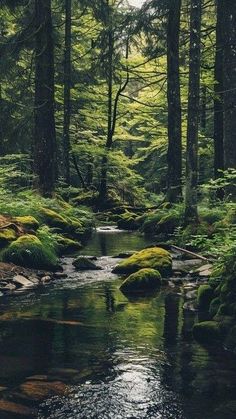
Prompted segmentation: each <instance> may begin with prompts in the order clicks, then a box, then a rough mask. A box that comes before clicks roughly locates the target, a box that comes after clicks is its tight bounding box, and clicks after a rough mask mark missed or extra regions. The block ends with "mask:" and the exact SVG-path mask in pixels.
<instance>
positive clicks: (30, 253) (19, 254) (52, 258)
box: [2, 234, 57, 270]
mask: <svg viewBox="0 0 236 419" xmlns="http://www.w3.org/2000/svg"><path fill="white" fill-rule="evenodd" d="M2 260H3V262H8V263H14V264H15V265H20V266H24V267H26V268H35V269H52V270H53V269H54V268H56V266H57V256H56V253H55V251H53V249H52V248H50V249H49V248H48V247H47V246H44V245H43V243H42V242H41V241H40V240H39V239H38V237H36V236H34V235H31V234H26V235H24V236H21V237H19V238H18V239H17V240H15V241H14V242H12V243H11V244H10V246H9V247H8V248H7V249H6V250H4V251H3V254H2Z"/></svg>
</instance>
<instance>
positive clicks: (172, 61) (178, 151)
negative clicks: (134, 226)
mask: <svg viewBox="0 0 236 419" xmlns="http://www.w3.org/2000/svg"><path fill="white" fill-rule="evenodd" d="M180 14H181V0H173V1H171V2H170V8H169V14H168V29H167V64H168V69H167V72H168V152H167V162H168V175H167V199H168V201H170V202H173V203H174V202H178V201H180V200H181V199H182V128H181V98H180V74H179V32H180Z"/></svg>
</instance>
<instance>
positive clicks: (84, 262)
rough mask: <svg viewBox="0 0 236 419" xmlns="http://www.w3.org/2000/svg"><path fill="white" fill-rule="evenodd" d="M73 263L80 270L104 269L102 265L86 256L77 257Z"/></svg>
mask: <svg viewBox="0 0 236 419" xmlns="http://www.w3.org/2000/svg"><path fill="white" fill-rule="evenodd" d="M73 265H74V267H75V268H76V269H77V270H78V271H86V270H93V271H94V270H100V269H102V268H101V267H100V266H97V265H95V263H93V262H92V261H91V260H90V259H88V258H86V257H84V256H79V257H78V258H76V259H75V260H74V262H73Z"/></svg>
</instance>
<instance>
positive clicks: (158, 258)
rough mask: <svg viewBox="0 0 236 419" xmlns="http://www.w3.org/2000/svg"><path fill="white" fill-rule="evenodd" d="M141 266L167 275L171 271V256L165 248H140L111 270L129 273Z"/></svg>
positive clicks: (118, 272)
mask: <svg viewBox="0 0 236 419" xmlns="http://www.w3.org/2000/svg"><path fill="white" fill-rule="evenodd" d="M143 268H152V269H156V270H157V271H159V272H160V274H161V275H163V276H165V275H166V276H167V275H170V274H171V273H172V258H171V255H170V253H169V252H168V251H167V250H164V249H161V248H159V247H151V248H148V249H144V250H141V251H140V252H137V253H135V254H134V255H132V256H130V257H129V258H128V259H126V260H124V261H122V262H121V263H120V264H119V265H117V266H116V267H115V268H114V269H113V272H114V273H117V274H131V273H134V272H137V271H139V270H140V269H143Z"/></svg>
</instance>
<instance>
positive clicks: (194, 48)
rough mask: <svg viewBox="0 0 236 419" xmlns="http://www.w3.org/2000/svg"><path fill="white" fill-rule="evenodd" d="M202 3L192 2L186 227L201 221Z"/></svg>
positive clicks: (192, 0) (193, 0)
mask: <svg viewBox="0 0 236 419" xmlns="http://www.w3.org/2000/svg"><path fill="white" fill-rule="evenodd" d="M201 12H202V4H201V0H191V12H190V53H189V93H188V123H187V150H186V190H185V224H189V223H194V222H198V209H197V201H198V197H197V192H198V125H199V96H200V57H201Z"/></svg>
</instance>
